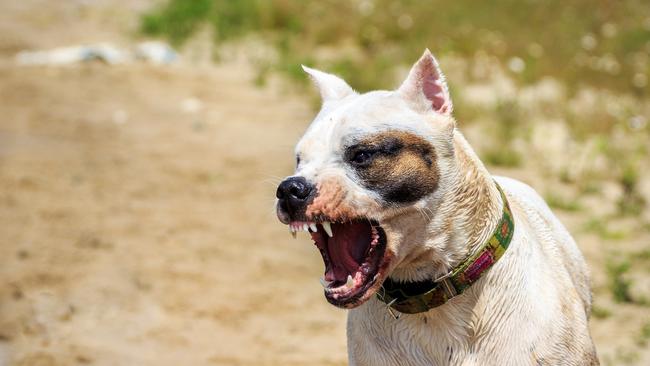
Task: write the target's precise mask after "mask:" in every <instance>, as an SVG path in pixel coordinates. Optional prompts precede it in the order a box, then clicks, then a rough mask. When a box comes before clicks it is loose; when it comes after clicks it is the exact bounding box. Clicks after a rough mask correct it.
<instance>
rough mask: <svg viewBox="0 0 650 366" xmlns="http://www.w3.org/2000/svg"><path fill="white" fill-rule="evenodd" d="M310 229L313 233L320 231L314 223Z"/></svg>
mask: <svg viewBox="0 0 650 366" xmlns="http://www.w3.org/2000/svg"><path fill="white" fill-rule="evenodd" d="M309 228H310V229H311V231H313V232H317V231H318V228H317V227H316V224H315V223H313V222H312V223H309Z"/></svg>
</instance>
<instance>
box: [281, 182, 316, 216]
mask: <svg viewBox="0 0 650 366" xmlns="http://www.w3.org/2000/svg"><path fill="white" fill-rule="evenodd" d="M313 192H314V185H313V184H311V183H309V182H308V181H307V179H305V178H304V177H290V178H287V179H285V180H284V181H283V182H282V183H280V185H279V186H278V190H277V191H276V192H275V196H276V197H277V198H278V200H279V204H280V207H281V208H282V209H284V210H286V211H287V213H288V214H289V215H290V216H292V217H294V218H295V217H296V216H299V215H300V214H302V213H303V212H302V211H303V210H304V209H305V207H306V206H307V202H308V201H309V200H310V199H311V198H312V193H313Z"/></svg>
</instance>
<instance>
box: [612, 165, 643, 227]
mask: <svg viewBox="0 0 650 366" xmlns="http://www.w3.org/2000/svg"><path fill="white" fill-rule="evenodd" d="M620 183H621V186H622V187H623V196H622V197H621V199H620V200H619V202H618V207H619V211H620V212H621V213H622V214H623V215H639V214H640V213H641V211H642V210H643V208H644V207H645V203H646V202H645V199H644V198H643V196H641V194H640V193H639V191H638V183H639V172H638V169H637V168H636V166H635V165H634V164H631V163H630V162H628V164H627V165H625V166H624V168H623V172H622V174H621V177H620Z"/></svg>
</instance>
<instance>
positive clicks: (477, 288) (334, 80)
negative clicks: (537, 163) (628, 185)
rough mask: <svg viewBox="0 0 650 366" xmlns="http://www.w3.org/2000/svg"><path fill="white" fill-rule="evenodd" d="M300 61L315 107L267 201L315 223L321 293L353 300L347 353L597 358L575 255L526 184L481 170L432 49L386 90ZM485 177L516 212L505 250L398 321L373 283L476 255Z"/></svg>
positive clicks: (485, 206)
mask: <svg viewBox="0 0 650 366" xmlns="http://www.w3.org/2000/svg"><path fill="white" fill-rule="evenodd" d="M304 69H305V71H306V72H307V73H308V74H309V75H310V76H311V78H312V79H313V81H314V82H315V84H316V85H317V87H318V88H319V90H320V93H321V96H322V98H323V105H322V108H321V110H320V112H319V113H318V115H317V116H316V117H315V119H314V121H313V122H312V123H311V125H310V126H309V128H308V129H307V131H306V132H305V134H304V136H303V137H302V138H301V139H300V141H299V142H298V144H297V146H296V158H297V162H298V164H297V167H296V171H295V173H294V175H292V176H291V177H288V178H287V180H286V181H285V182H283V183H282V184H281V186H280V187H279V188H278V198H279V199H278V205H277V212H278V218H279V219H280V221H282V222H283V223H285V224H289V225H290V227H291V228H293V229H295V228H296V227H298V228H304V229H305V230H306V231H309V232H311V235H312V237H313V238H314V240H315V241H316V242H317V244H318V246H319V249H320V250H321V253H322V254H323V258H324V260H325V263H326V273H325V276H324V284H323V286H324V287H325V295H326V297H327V299H328V301H330V302H331V303H332V304H334V305H336V306H339V307H342V308H347V309H350V310H349V313H348V326H347V334H348V353H349V360H350V364H351V365H597V364H598V358H597V356H596V351H595V348H594V346H593V342H592V340H591V336H590V334H589V329H588V318H589V313H590V311H591V292H590V284H589V273H588V269H587V266H586V263H585V261H584V259H583V256H582V254H581V253H580V251H579V249H578V247H577V245H576V244H575V242H574V240H573V239H572V237H571V236H570V234H569V233H568V232H567V230H566V229H565V228H564V226H563V225H562V224H561V223H560V222H559V220H558V219H557V218H556V217H555V215H553V213H552V212H551V210H550V209H549V207H548V206H547V205H546V203H545V202H544V201H543V199H542V198H541V197H540V196H539V195H538V194H537V193H536V192H535V191H534V190H533V189H532V188H530V187H529V186H527V185H525V184H524V183H521V182H519V181H516V180H513V179H509V178H504V177H493V176H491V175H490V174H489V173H488V172H487V170H486V169H485V167H484V165H483V164H482V163H481V161H480V160H479V159H478V157H477V156H476V155H475V153H474V151H473V150H472V149H471V147H470V146H469V144H468V143H467V141H466V140H465V139H464V137H463V136H462V134H461V133H460V132H459V130H458V129H457V126H456V121H455V120H454V118H453V117H452V110H453V105H452V101H451V98H450V95H449V91H448V88H447V84H446V81H445V78H444V76H443V74H442V72H441V70H440V68H439V66H438V63H437V61H436V59H435V58H434V57H433V55H432V54H431V53H430V52H429V51H428V50H427V51H426V52H425V53H424V55H423V56H422V57H421V58H420V60H418V61H417V62H416V63H415V64H414V66H413V68H412V69H411V71H410V73H409V75H408V77H407V78H406V80H405V81H404V82H403V83H402V85H401V86H400V87H399V88H398V89H397V90H394V91H373V92H369V93H364V94H359V93H357V92H355V91H354V90H352V88H351V87H350V86H348V84H347V83H346V82H345V81H343V80H342V79H340V78H338V77H337V76H334V75H331V74H327V73H324V72H321V71H318V70H314V69H310V68H308V67H304ZM495 182H498V184H499V185H500V186H501V187H502V189H503V190H504V191H505V193H506V196H507V199H508V202H509V204H510V207H511V209H512V211H513V216H514V218H515V233H514V237H513V239H512V242H511V244H510V247H509V248H508V250H507V251H506V253H505V255H504V256H503V257H502V258H501V259H500V260H499V261H498V262H497V263H496V264H495V265H494V266H493V267H492V268H491V269H490V270H489V271H488V272H487V273H486V274H485V275H484V276H483V277H482V278H481V279H480V280H479V281H477V282H476V283H475V284H473V285H472V286H471V287H470V288H469V289H467V290H466V291H465V292H464V293H462V294H460V295H458V296H456V297H454V298H453V299H451V300H450V301H449V302H447V303H446V304H444V305H442V306H439V307H437V308H434V309H431V310H429V311H428V312H424V313H419V314H403V315H402V316H401V317H400V318H399V319H394V318H393V317H392V316H391V314H389V312H388V311H387V308H386V304H384V303H383V302H381V301H379V300H378V299H377V298H376V296H375V295H376V293H377V291H379V290H380V287H381V284H382V283H383V281H384V280H386V279H387V278H388V277H390V278H391V279H392V280H393V281H397V282H400V281H401V282H408V281H420V280H425V279H432V278H438V277H439V276H441V275H443V274H445V273H447V272H448V271H449V270H450V269H452V268H454V267H455V266H457V265H458V264H459V263H461V262H462V261H463V260H464V259H465V258H466V257H467V256H468V255H470V254H472V253H475V252H476V251H477V250H478V248H480V246H481V245H482V244H483V243H484V242H485V241H486V240H487V239H488V238H489V237H490V236H491V234H492V232H493V231H494V228H495V227H496V225H497V222H498V221H499V219H500V218H501V213H502V212H501V210H502V207H503V202H502V199H501V196H500V195H499V192H498V189H497V188H496V185H495ZM329 223H332V224H331V225H332V227H333V228H334V230H333V231H334V235H333V236H329V235H325V230H326V229H328V228H329V225H330V224H329ZM310 227H311V229H309V228H310ZM314 230H316V232H314ZM330 230H331V229H330ZM368 233H372V235H370V234H368ZM377 233H381V235H378V234H377ZM346 276H347V277H346ZM346 278H347V280H346Z"/></svg>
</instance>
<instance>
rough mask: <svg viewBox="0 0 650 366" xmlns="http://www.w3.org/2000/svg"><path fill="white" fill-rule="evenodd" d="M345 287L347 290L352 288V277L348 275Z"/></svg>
mask: <svg viewBox="0 0 650 366" xmlns="http://www.w3.org/2000/svg"><path fill="white" fill-rule="evenodd" d="M345 286H346V287H347V288H352V286H354V280H353V279H352V275H348V280H347V281H346V282H345Z"/></svg>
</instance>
